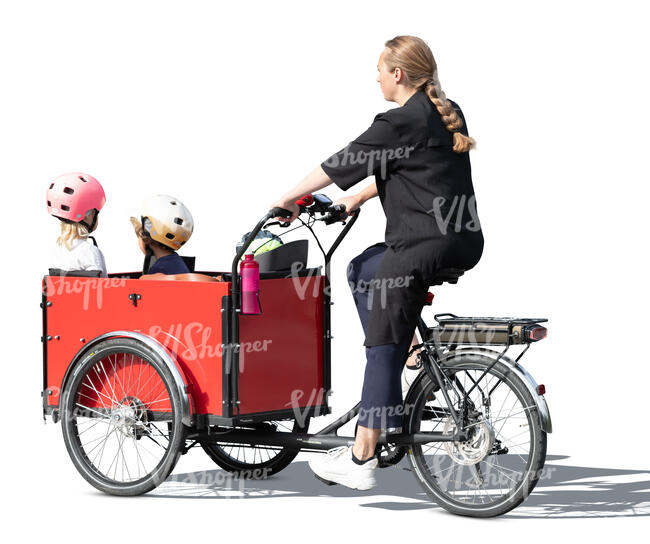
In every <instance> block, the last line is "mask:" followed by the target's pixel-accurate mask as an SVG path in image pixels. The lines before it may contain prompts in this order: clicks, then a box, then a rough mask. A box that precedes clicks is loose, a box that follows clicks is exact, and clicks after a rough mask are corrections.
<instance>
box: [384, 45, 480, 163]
mask: <svg viewBox="0 0 650 544" xmlns="http://www.w3.org/2000/svg"><path fill="white" fill-rule="evenodd" d="M384 45H385V46H386V47H387V48H388V49H389V53H387V54H386V56H385V58H384V62H385V63H386V66H387V67H388V69H389V70H390V71H393V70H394V69H395V68H397V67H399V68H401V70H402V71H403V72H404V74H405V75H406V79H407V81H408V82H409V83H410V84H411V85H412V86H413V87H415V88H416V89H417V90H419V89H421V88H424V90H425V92H426V93H427V96H428V97H429V99H430V100H431V102H433V104H434V105H435V107H436V109H437V110H438V113H440V117H441V118H442V121H443V123H444V124H445V127H446V128H447V130H448V131H449V132H452V133H453V135H454V146H453V148H452V149H453V150H454V151H455V152H456V153H464V152H466V151H469V150H470V149H472V148H473V147H474V146H475V145H476V142H475V141H474V138H470V137H469V136H466V135H465V134H463V133H462V132H460V129H461V128H463V120H462V119H461V117H460V115H458V112H457V111H456V109H455V108H454V107H453V106H452V105H451V102H449V100H447V97H446V95H445V93H444V92H443V90H442V87H441V86H440V81H439V79H438V67H437V65H436V61H435V59H434V58H433V53H431V49H429V46H428V45H427V44H426V42H425V41H424V40H422V39H420V38H417V37H415V36H396V37H395V38H393V39H392V40H388V41H387V42H386V43H385V44H384Z"/></svg>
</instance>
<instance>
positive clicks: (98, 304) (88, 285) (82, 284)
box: [44, 276, 126, 311]
mask: <svg viewBox="0 0 650 544" xmlns="http://www.w3.org/2000/svg"><path fill="white" fill-rule="evenodd" d="M49 278H50V280H49V282H48V284H47V287H48V288H47V290H46V293H44V294H46V295H47V296H48V297H49V296H54V295H55V296H60V295H64V294H66V295H69V294H83V300H82V310H84V311H86V310H89V309H90V308H91V304H92V308H93V309H97V310H101V309H102V307H103V305H104V291H105V290H106V289H114V288H124V287H125V286H126V279H125V278H78V277H72V276H50V277H49ZM49 287H53V289H50V288H49Z"/></svg>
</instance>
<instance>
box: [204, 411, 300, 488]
mask: <svg viewBox="0 0 650 544" xmlns="http://www.w3.org/2000/svg"><path fill="white" fill-rule="evenodd" d="M309 420H310V418H309V417H307V418H305V421H304V423H300V422H299V421H298V420H285V421H264V422H261V423H258V424H251V425H250V426H246V427H245V428H247V429H251V428H252V429H257V430H261V431H276V432H277V431H280V432H293V433H307V432H308V430H309ZM227 436H228V433H225V435H224V441H217V440H215V441H213V440H210V441H202V442H201V443H200V444H201V447H202V448H203V450H204V451H205V453H207V454H208V456H209V457H210V459H212V460H213V461H214V462H215V463H216V464H217V465H219V466H220V467H221V468H222V469H224V470H227V471H228V472H232V473H233V474H235V475H236V476H239V477H244V478H250V479H263V478H267V477H268V476H271V475H273V474H277V473H278V472H280V471H281V470H282V469H284V468H286V467H287V466H288V465H289V464H290V463H291V461H293V460H294V459H295V458H296V456H297V455H298V453H300V450H297V449H296V450H293V449H288V448H283V447H281V446H263V445H257V444H253V445H251V444H236V443H232V442H225V440H227Z"/></svg>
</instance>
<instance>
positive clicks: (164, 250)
mask: <svg viewBox="0 0 650 544" xmlns="http://www.w3.org/2000/svg"><path fill="white" fill-rule="evenodd" d="M131 224H132V225H133V228H134V229H135V233H136V235H137V237H138V244H139V246H140V250H141V251H142V252H143V253H144V254H145V256H146V258H145V266H144V270H143V273H145V274H186V273H188V272H189V271H190V270H189V268H188V267H187V265H186V264H185V262H184V261H183V259H182V258H181V257H180V256H179V255H178V253H176V250H177V249H180V247H181V246H182V245H184V244H185V242H187V241H188V240H189V239H190V236H192V231H193V230H194V220H193V219H192V214H191V213H190V211H189V210H188V209H187V208H186V207H185V206H184V205H183V203H182V202H181V201H180V200H178V199H177V198H174V197H172V196H168V195H156V196H154V197H151V198H149V199H147V200H146V201H145V202H144V203H143V204H142V209H141V213H140V220H138V219H136V218H135V217H131ZM152 258H155V262H154V264H153V265H151V266H149V263H150V262H151V259H152Z"/></svg>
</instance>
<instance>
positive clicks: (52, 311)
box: [43, 269, 329, 424]
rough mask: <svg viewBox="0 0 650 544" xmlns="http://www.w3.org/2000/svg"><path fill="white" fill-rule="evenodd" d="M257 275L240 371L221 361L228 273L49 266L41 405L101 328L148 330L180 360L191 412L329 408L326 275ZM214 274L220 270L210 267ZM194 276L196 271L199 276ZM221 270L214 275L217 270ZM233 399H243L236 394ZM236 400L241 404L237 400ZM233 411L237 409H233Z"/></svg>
mask: <svg viewBox="0 0 650 544" xmlns="http://www.w3.org/2000/svg"><path fill="white" fill-rule="evenodd" d="M308 272H309V274H307V275H303V276H301V277H289V278H285V277H265V276H264V275H262V278H261V291H260V301H261V306H262V314H261V315H240V317H239V350H238V353H239V357H238V360H237V358H235V359H234V360H235V363H234V364H235V365H238V372H237V380H233V379H232V375H231V374H230V373H229V372H228V369H227V365H226V363H225V359H226V358H225V357H224V354H225V350H227V349H228V348H227V346H226V348H225V349H224V345H223V344H224V341H223V339H224V338H228V334H229V331H228V327H229V326H230V324H229V323H227V320H222V315H227V312H225V311H223V309H224V304H229V303H230V302H229V301H231V297H230V296H229V295H230V289H231V282H229V281H216V280H215V278H214V277H212V278H208V277H205V278H204V279H206V280H207V281H158V280H155V279H137V274H131V275H130V276H132V277H110V278H84V277H70V276H46V277H45V278H44V281H43V285H44V294H43V308H44V309H43V342H44V350H43V352H44V361H43V362H44V369H43V374H44V376H43V379H44V407H45V409H46V411H47V412H51V411H52V410H56V409H58V405H59V394H60V392H61V389H62V385H63V384H64V380H65V378H66V375H67V373H68V371H69V370H70V368H71V364H72V363H73V362H74V361H76V360H79V358H80V356H81V355H83V354H84V353H86V352H88V351H89V350H91V349H92V343H93V341H94V340H95V339H97V338H99V337H101V336H102V335H106V334H110V333H115V332H116V331H124V332H135V333H141V334H144V335H146V336H148V337H150V338H152V339H154V340H155V341H157V342H158V343H160V344H161V345H162V346H164V347H165V349H166V350H167V351H168V352H169V353H170V355H171V356H172V357H173V359H174V360H175V362H176V365H177V367H178V370H179V371H180V373H181V375H182V378H183V380H184V381H185V384H186V386H187V392H188V394H189V397H190V404H191V411H192V415H193V416H194V417H195V421H196V416H205V420H206V421H207V422H209V423H226V424H227V423H236V422H237V421H247V420H265V419H282V418H285V417H295V415H293V416H292V414H293V410H292V408H294V407H296V408H300V409H301V411H302V410H305V409H307V408H318V410H317V411H320V413H321V414H322V413H328V412H329V409H328V407H327V405H326V404H327V403H326V398H327V395H326V394H325V387H324V386H325V385H326V381H327V380H326V379H325V376H326V373H327V372H328V369H326V357H324V320H323V290H324V285H325V281H324V277H323V276H322V275H321V274H320V272H319V270H318V269H309V271H308ZM206 274H209V275H213V276H217V274H218V273H216V272H210V273H206ZM197 277H199V276H197ZM217 277H218V276H217ZM237 400H238V401H239V404H237ZM237 408H238V410H237ZM233 418H235V419H233Z"/></svg>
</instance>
